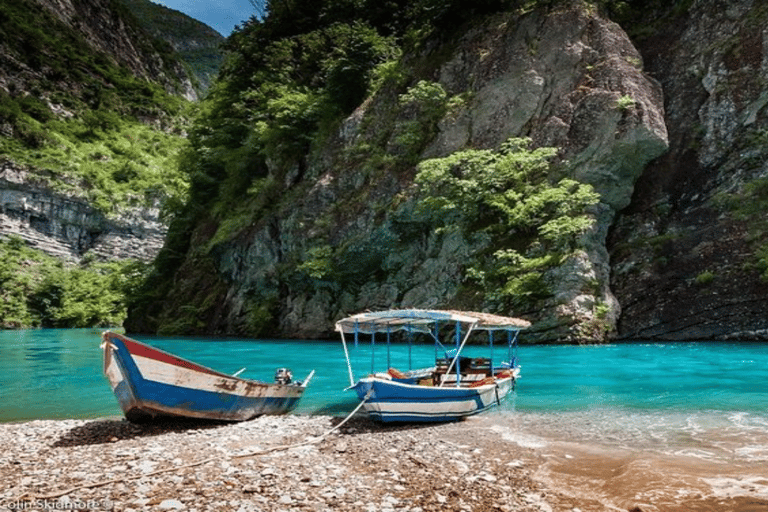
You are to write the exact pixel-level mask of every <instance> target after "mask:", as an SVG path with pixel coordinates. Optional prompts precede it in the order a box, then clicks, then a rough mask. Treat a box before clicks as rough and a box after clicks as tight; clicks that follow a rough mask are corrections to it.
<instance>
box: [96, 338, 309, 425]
mask: <svg viewBox="0 0 768 512" xmlns="http://www.w3.org/2000/svg"><path fill="white" fill-rule="evenodd" d="M103 350H104V373H105V375H106V377H107V380H109V383H110V385H111V387H112V390H113V392H114V394H115V397H116V398H117V401H118V403H119V404H120V408H121V409H122V410H123V413H124V414H125V417H126V418H127V419H128V420H130V421H135V422H145V421H151V420H153V419H155V418H162V417H170V418H195V419H205V420H216V421H244V420H249V419H251V418H254V417H256V416H261V415H263V414H285V413H287V412H289V411H291V410H292V409H293V408H294V407H296V405H297V404H298V401H299V399H300V398H301V395H302V394H303V392H304V389H305V385H306V383H305V385H297V384H287V385H285V384H271V383H264V382H258V381H253V380H247V379H241V378H237V377H232V376H230V375H226V374H223V373H219V372H216V371H215V370H211V369H209V368H206V367H204V366H200V365H197V364H195V363H192V362H190V361H187V360H184V359H181V358H178V357H176V356H173V355H171V354H168V353H166V352H163V351H161V350H157V349H155V348H153V347H150V346H148V345H145V344H143V343H140V342H138V341H135V340H132V339H130V338H127V337H125V336H121V335H119V334H114V333H105V334H104V344H103Z"/></svg>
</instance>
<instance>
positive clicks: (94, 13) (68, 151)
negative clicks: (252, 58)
mask: <svg viewBox="0 0 768 512" xmlns="http://www.w3.org/2000/svg"><path fill="white" fill-rule="evenodd" d="M195 97H196V93H195V90H194V89H193V88H192V81H191V80H190V78H189V76H188V75H187V73H186V71H185V66H184V65H183V64H182V63H181V61H180V60H179V58H178V56H176V55H174V54H173V52H172V49H170V48H169V47H168V46H167V45H166V44H164V43H161V42H158V41H156V40H155V39H153V38H152V37H150V36H149V35H148V34H147V33H146V32H144V31H143V30H142V29H141V28H140V27H139V26H138V24H137V23H136V21H135V19H134V18H133V17H132V16H130V14H128V13H127V11H126V10H125V8H124V7H123V6H122V5H120V4H117V3H116V2H113V1H112V0H72V1H69V0H61V1H54V0H39V1H37V0H0V255H2V257H3V258H5V259H6V263H7V262H14V261H15V262H17V264H18V265H20V266H21V267H20V268H15V269H14V268H10V267H8V265H7V264H5V265H4V268H3V269H2V272H1V273H2V276H0V298H1V299H2V300H0V302H1V303H2V306H0V327H4V326H12V327H20V326H24V325H40V322H41V319H42V322H43V323H44V324H45V325H56V326H61V327H65V326H67V325H78V326H87V325H93V323H91V322H95V323H101V322H110V323H111V322H114V321H115V318H119V317H121V316H122V315H124V314H125V312H124V307H125V306H124V303H125V298H124V296H122V297H119V296H120V295H121V294H123V291H120V292H119V293H118V292H117V290H116V289H111V288H110V287H112V286H113V285H117V286H118V287H121V286H122V285H119V284H117V283H118V282H120V281H121V280H123V277H125V276H121V275H120V271H118V270H117V268H118V267H119V266H120V265H116V266H114V265H113V266H104V265H102V264H101V263H99V262H101V261H105V260H121V259H133V258H135V259H138V260H143V261H149V260H151V259H152V258H153V257H154V256H155V254H156V253H157V251H158V250H159V248H160V246H161V244H162V242H163V239H164V236H165V231H166V227H165V225H164V223H163V222H161V221H160V219H159V211H160V207H161V205H162V204H163V203H165V202H167V201H169V200H170V201H182V200H183V196H184V194H185V193H186V189H187V182H186V176H185V175H183V174H181V173H180V172H179V170H178V166H177V165H176V158H177V153H178V151H179V149H180V147H181V146H182V145H183V143H184V137H183V136H184V130H185V127H186V124H187V119H188V117H187V115H188V114H187V109H188V105H189V102H188V99H193V98H195ZM32 248H34V249H36V250H31V249H32ZM35 254H36V255H37V256H36V257H33V256H31V255H35ZM46 254H47V255H49V256H53V257H54V258H56V259H58V262H59V263H58V267H57V266H56V265H55V264H49V263H48V262H49V261H50V258H47V257H46ZM56 259H54V261H56ZM75 264H79V265H80V267H81V268H75V267H74V265H75ZM62 268H64V269H69V270H71V271H72V272H80V273H79V274H77V277H76V278H72V279H70V277H72V276H70V275H69V274H67V272H68V271H69V270H68V271H67V272H63V271H62V270H61V269H62ZM108 274H111V275H112V277H110V276H109V275H108ZM72 275H74V274H72ZM113 278H114V279H113ZM123 281H124V280H123ZM67 283H70V284H72V286H71V288H70V289H71V290H72V291H75V288H76V287H77V286H81V287H86V283H90V284H89V285H87V286H89V287H90V288H89V289H87V290H83V289H81V290H77V293H78V294H79V295H78V296H77V297H76V296H74V295H70V296H67V295H66V294H67V293H69V292H68V291H66V289H67V288H68V286H69V284H67ZM113 292H114V293H113ZM62 294H63V295H62ZM115 297H118V298H115ZM37 299H39V300H37ZM35 300H37V302H36V303H35V304H32V303H33V302H35ZM100 301H101V303H99V302H100ZM115 302H117V303H121V304H122V305H120V306H115V305H114V304H115ZM64 304H70V305H71V309H70V306H65V305H64ZM33 306H34V308H36V311H35V312H32V311H31V309H30V308H32V307H33ZM91 306H92V307H93V309H89V308H91ZM54 309H57V311H58V312H57V313H53V312H52V311H53V310H54ZM77 309H79V311H75V310H77ZM86 310H88V311H86ZM70 321H72V322H74V323H73V324H71V323H69V322H70Z"/></svg>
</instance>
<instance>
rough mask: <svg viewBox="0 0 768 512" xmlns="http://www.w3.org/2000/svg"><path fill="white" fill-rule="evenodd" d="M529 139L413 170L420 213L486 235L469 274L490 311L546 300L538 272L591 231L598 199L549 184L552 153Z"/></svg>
mask: <svg viewBox="0 0 768 512" xmlns="http://www.w3.org/2000/svg"><path fill="white" fill-rule="evenodd" d="M529 145H530V140H529V139H519V138H518V139H510V140H508V141H507V142H506V143H504V144H503V145H502V147H501V148H500V150H499V151H491V150H475V149H470V150H466V151H459V152H456V153H454V154H452V155H449V156H447V157H444V158H437V159H431V160H427V161H424V162H422V163H421V164H420V165H419V166H418V174H417V176H416V182H417V183H418V184H419V185H420V187H421V199H420V209H421V211H422V212H423V213H425V214H426V215H427V216H428V217H429V218H430V219H432V222H433V223H434V224H435V225H436V226H438V227H439V228H440V229H461V230H463V231H464V232H465V234H466V235H467V236H471V235H472V234H474V233H477V232H485V233H486V234H488V235H490V239H491V240H492V243H491V244H490V246H489V247H486V248H485V249H484V250H483V251H481V252H478V253H477V254H475V255H474V259H473V261H471V262H469V266H468V271H467V275H468V277H469V278H470V279H472V280H474V281H476V282H477V283H478V284H480V285H481V286H482V288H483V289H484V290H487V297H488V298H489V299H490V300H491V302H493V303H494V304H495V305H497V306H500V305H504V304H507V303H515V304H520V303H521V301H522V302H526V301H528V302H530V301H531V300H533V299H537V298H541V297H543V296H544V295H546V293H547V292H546V289H545V286H544V283H543V281H542V272H543V271H544V270H546V269H547V268H550V267H552V266H554V265H557V264H558V263H559V262H560V261H562V259H563V258H564V257H566V256H567V255H568V254H570V253H571V252H572V251H574V250H576V249H577V247H578V236H579V235H580V234H582V233H584V232H585V231H586V230H587V229H589V227H590V226H591V225H592V224H593V222H594V219H593V218H592V217H591V216H590V215H589V213H588V210H589V207H590V206H592V205H594V204H595V203H597V201H598V199H599V196H598V194H597V193H596V192H595V191H594V190H593V189H592V187H591V186H590V185H587V184H583V183H579V182H577V181H574V180H572V179H569V178H563V179H560V180H554V181H553V180H552V179H551V177H550V160H551V158H552V157H553V156H554V155H555V153H556V150H555V149H554V148H537V149H533V150H529V149H528V147H529Z"/></svg>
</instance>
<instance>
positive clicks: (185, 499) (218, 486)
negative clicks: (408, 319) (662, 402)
mask: <svg viewBox="0 0 768 512" xmlns="http://www.w3.org/2000/svg"><path fill="white" fill-rule="evenodd" d="M339 421H340V419H339V418H332V417H327V416H312V417H309V416H283V417H262V418H258V419H256V420H253V421H248V422H243V423H238V424H228V425H199V424H182V425H178V424H164V425H152V426H138V425H133V424H131V423H128V422H126V421H125V420H122V419H118V418H116V419H105V420H91V421H84V420H66V421H33V422H28V423H18V424H3V425H0V446H2V447H3V451H4V453H2V455H1V456H0V457H1V458H0V461H2V462H0V482H2V483H0V509H3V510H5V509H7V510H36V509H48V510H116V511H131V510H133V511H143V510H152V511H155V510H157V511H162V510H186V511H190V512H191V511H209V510H210V511H224V510H232V511H242V512H246V511H308V510H311V511H323V510H328V511H347V510H349V511H352V510H354V511H370V512H379V511H381V512H386V511H393V512H394V511H402V512H406V511H408V512H419V511H425V512H426V511H438V510H440V511H446V510H451V511H453V510H455V511H525V512H527V511H535V512H542V511H544V512H546V511H553V510H554V511H560V510H565V511H574V512H579V511H581V512H587V511H589V510H602V509H603V508H602V507H598V505H597V504H596V503H593V504H589V503H581V504H578V505H577V504H574V503H572V500H571V499H570V498H567V497H564V496H560V495H559V494H558V493H556V492H552V491H551V490H547V489H545V488H544V487H543V486H542V485H541V484H539V483H537V482H536V481H534V480H533V479H532V478H531V474H532V471H533V470H534V469H535V468H533V467H531V464H533V461H535V460H536V457H537V456H536V454H534V453H533V452H531V451H530V450H528V449H525V448H521V447H520V446H517V445H515V444H513V443H509V442H507V441H505V440H504V439H503V438H502V437H500V436H499V435H498V434H497V433H494V432H493V431H492V430H489V429H488V428H486V427H485V426H484V425H483V423H482V422H473V421H472V420H469V421H465V422H461V423H453V424H443V425H429V426H412V425H411V426H399V427H387V426H381V425H377V424H374V423H371V422H370V421H368V420H367V419H362V418H361V419H357V418H356V419H354V420H352V421H350V422H349V423H347V424H346V425H343V426H342V427H341V428H340V429H338V430H336V431H335V432H333V433H332V434H330V435H328V436H327V437H323V438H322V439H320V437H321V436H322V435H323V434H324V433H326V432H328V431H329V430H331V429H332V428H333V427H334V425H335V424H337V423H339ZM294 444H301V445H300V446H296V447H293V448H287V449H286V448H284V447H285V446H286V445H294ZM596 507H598V508H596Z"/></svg>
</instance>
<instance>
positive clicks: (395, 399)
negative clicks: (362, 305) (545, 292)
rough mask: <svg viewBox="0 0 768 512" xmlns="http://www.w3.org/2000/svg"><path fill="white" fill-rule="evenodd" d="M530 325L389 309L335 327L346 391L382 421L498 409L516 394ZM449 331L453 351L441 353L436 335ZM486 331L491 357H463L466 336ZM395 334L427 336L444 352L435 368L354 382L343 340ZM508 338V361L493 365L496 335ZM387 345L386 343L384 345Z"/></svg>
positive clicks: (453, 417) (458, 314)
mask: <svg viewBox="0 0 768 512" xmlns="http://www.w3.org/2000/svg"><path fill="white" fill-rule="evenodd" d="M529 325H530V324H529V323H528V322H527V321H525V320H522V319H519V318H510V317H502V316H498V315H490V314H487V313H471V312H461V311H446V310H420V309H408V310H391V311H381V312H374V313H361V314H359V315H354V316H351V317H349V318H345V319H343V320H340V321H338V322H337V323H336V330H337V331H339V332H340V333H341V340H342V345H343V347H344V354H345V356H346V359H347V368H348V371H349V381H350V387H349V388H348V389H352V390H354V391H355V392H356V393H357V396H358V398H359V399H360V400H361V401H363V402H364V403H363V409H364V410H365V411H367V412H368V415H369V416H370V417H371V418H372V419H374V420H378V421H383V422H430V421H431V422H438V421H455V420H460V419H462V418H465V417H467V416H471V415H473V414H478V413H480V412H482V411H485V410H486V409H488V408H490V407H494V406H496V405H499V404H500V403H501V401H502V400H503V399H504V398H505V397H506V396H507V395H509V393H510V392H511V391H512V390H513V389H514V386H515V382H516V380H517V378H518V377H519V375H520V366H519V365H518V364H517V359H516V357H514V356H513V353H514V349H515V348H516V346H517V336H518V333H519V332H520V331H521V330H522V329H524V328H526V327H528V326H529ZM446 328H450V330H452V331H453V333H452V334H453V336H454V337H455V344H456V346H455V349H452V350H445V346H444V345H443V343H442V342H441V341H440V333H441V331H442V332H445V331H446ZM479 331H480V332H482V331H484V332H485V333H486V335H487V338H488V349H489V353H490V354H489V357H487V358H470V357H465V356H463V355H462V351H463V350H464V347H465V345H466V344H467V341H468V340H469V339H470V335H472V334H473V333H476V332H479ZM396 332H405V333H406V335H407V337H408V339H409V341H410V340H412V338H413V336H414V335H418V334H425V335H428V336H430V337H431V338H432V339H433V340H434V342H435V350H436V354H437V353H438V349H439V348H442V349H443V350H444V354H445V357H436V359H435V366H433V367H428V368H420V369H414V370H409V371H400V370H397V369H395V368H388V369H387V370H386V371H381V372H373V371H372V372H371V373H370V374H368V375H366V376H365V377H362V378H360V379H358V380H355V376H354V371H353V369H352V363H351V360H350V357H349V350H348V348H347V339H346V337H347V335H352V336H354V339H355V344H357V342H358V339H359V337H360V335H361V334H363V335H370V336H371V343H372V344H374V343H375V337H376V335H377V334H385V335H386V336H387V340H388V341H389V337H390V336H392V335H393V334H394V333H396ZM499 332H502V333H505V334H506V338H507V339H506V341H507V358H506V360H503V361H498V362H497V361H495V360H494V333H496V335H497V336H498V333H499ZM388 346H389V343H388Z"/></svg>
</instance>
